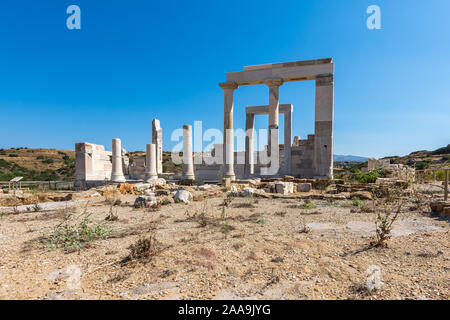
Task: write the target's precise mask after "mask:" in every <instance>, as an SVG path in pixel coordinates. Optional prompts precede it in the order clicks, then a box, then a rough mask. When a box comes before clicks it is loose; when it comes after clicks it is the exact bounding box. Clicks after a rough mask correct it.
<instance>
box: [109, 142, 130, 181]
mask: <svg viewBox="0 0 450 320" xmlns="http://www.w3.org/2000/svg"><path fill="white" fill-rule="evenodd" d="M111 181H112V182H125V181H126V179H125V176H124V175H123V167H122V142H121V141H120V139H113V140H112V173H111Z"/></svg>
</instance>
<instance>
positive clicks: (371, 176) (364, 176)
mask: <svg viewBox="0 0 450 320" xmlns="http://www.w3.org/2000/svg"><path fill="white" fill-rule="evenodd" d="M381 177H384V171H383V169H381V168H376V169H375V170H373V171H369V172H361V171H357V172H356V173H355V174H354V176H353V178H354V180H356V181H359V182H362V183H375V182H376V181H377V179H378V178H381Z"/></svg>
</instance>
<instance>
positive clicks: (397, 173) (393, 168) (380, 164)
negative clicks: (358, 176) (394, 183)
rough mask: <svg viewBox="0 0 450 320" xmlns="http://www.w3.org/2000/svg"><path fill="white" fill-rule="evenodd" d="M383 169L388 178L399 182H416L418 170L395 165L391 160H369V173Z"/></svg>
mask: <svg viewBox="0 0 450 320" xmlns="http://www.w3.org/2000/svg"><path fill="white" fill-rule="evenodd" d="M376 168H381V169H383V170H384V171H385V173H386V177H388V178H391V179H397V180H405V181H414V180H415V177H416V170H415V169H414V168H411V167H408V166H407V165H404V164H393V163H391V161H390V160H389V159H373V158H372V159H369V161H368V163H367V169H368V171H373V170H375V169H376Z"/></svg>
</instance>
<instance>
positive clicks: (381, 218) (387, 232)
mask: <svg viewBox="0 0 450 320" xmlns="http://www.w3.org/2000/svg"><path fill="white" fill-rule="evenodd" d="M401 208H402V203H399V204H398V205H397V209H396V211H395V212H393V211H392V209H390V208H389V207H388V206H385V208H384V210H382V211H381V210H380V211H378V212H377V219H376V220H375V226H376V240H375V241H373V242H371V243H370V245H371V246H372V247H381V248H387V247H388V244H387V242H388V240H389V239H390V238H391V237H392V236H391V231H392V226H393V224H394V222H395V221H396V220H397V218H398V215H399V214H400V211H401Z"/></svg>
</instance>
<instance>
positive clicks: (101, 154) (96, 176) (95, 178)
mask: <svg viewBox="0 0 450 320" xmlns="http://www.w3.org/2000/svg"><path fill="white" fill-rule="evenodd" d="M125 154H126V150H125V149H122V167H123V172H124V174H125V175H129V170H128V168H129V159H128V157H127V156H126V155H125ZM111 157H112V152H111V151H106V150H105V147H104V146H102V145H98V144H93V143H88V142H80V143H76V144H75V185H74V186H75V187H76V188H86V187H91V186H96V185H101V184H103V183H105V181H109V180H111V172H112V160H111Z"/></svg>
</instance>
